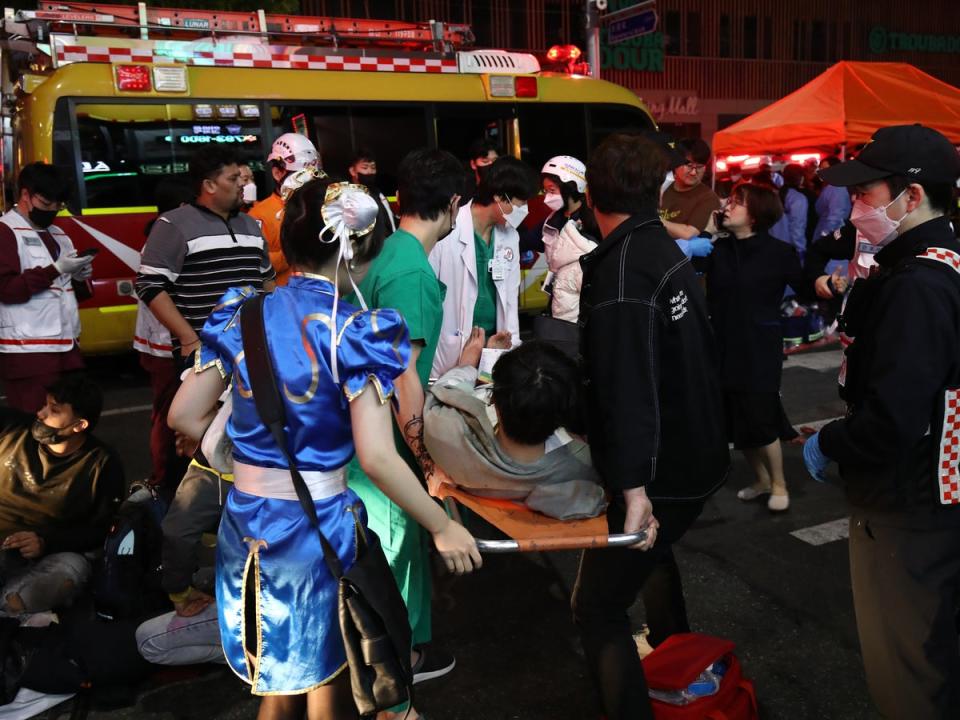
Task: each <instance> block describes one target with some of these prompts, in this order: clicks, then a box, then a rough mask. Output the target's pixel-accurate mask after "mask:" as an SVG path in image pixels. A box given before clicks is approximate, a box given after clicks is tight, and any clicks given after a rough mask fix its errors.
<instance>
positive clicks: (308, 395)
mask: <svg viewBox="0 0 960 720" xmlns="http://www.w3.org/2000/svg"><path fill="white" fill-rule="evenodd" d="M311 322H321V323H323V324H324V325H326V327H327V329H328V330H330V329H332V328H331V322H330V316H329V315H327V314H326V313H310V314H309V315H305V316H304V318H303V320H301V321H300V340H301V342H302V343H303V351H304V352H305V353H306V354H307V358H308V359H309V360H310V387H308V388H307V391H306V392H305V393H303V394H302V395H297V394H296V393H294V392H292V391H291V390H290V388H289V386H288V385H287V384H286V383H284V384H283V394H284V395H286V396H287V399H288V400H289V401H290V402H292V403H296V404H297V405H303V404H304V403H307V402H310V400H312V399H313V397H314V395H316V394H317V388H318V387H319V386H320V363H319V362H318V361H317V354H316V353H315V352H314V351H313V346H312V345H311V344H310V339H309V338H308V337H307V326H308V325H309V324H310V323H311Z"/></svg>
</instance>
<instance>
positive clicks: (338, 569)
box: [240, 294, 343, 580]
mask: <svg viewBox="0 0 960 720" xmlns="http://www.w3.org/2000/svg"><path fill="white" fill-rule="evenodd" d="M263 298H264V296H263V295H262V294H261V295H257V296H256V297H255V298H253V299H251V300H248V301H247V302H246V303H244V305H243V309H242V310H241V311H240V332H241V335H242V336H243V356H244V359H245V361H246V363H247V373H248V374H249V375H250V390H251V391H252V393H253V402H254V403H255V404H256V406H257V414H259V415H260V419H261V420H262V421H263V424H264V425H266V426H267V427H268V428H270V433H271V434H272V435H273V439H274V441H275V442H276V443H277V446H278V447H279V448H280V452H281V453H282V454H283V457H284V459H286V461H287V465H288V466H289V467H290V475H291V476H292V477H293V487H294V488H295V489H296V491H297V498H298V499H299V500H300V505H301V507H302V508H303V512H304V513H305V514H306V516H307V519H308V520H309V521H310V524H311V525H313V527H314V529H315V530H316V531H317V535H319V536H320V545H321V547H322V548H323V559H324V560H325V561H326V563H327V567H328V568H330V572H331V573H332V574H333V576H334V577H335V578H337V579H338V580H339V579H340V578H341V577H342V576H343V568H342V566H341V565H340V559H339V558H338V557H337V553H336V552H334V549H333V547H332V546H331V545H330V541H329V540H327V537H326V535H324V534H323V531H322V530H321V529H320V521H319V520H318V519H317V509H316V507H315V506H314V504H313V498H311V497H310V490H309V489H308V488H307V483H306V481H305V480H304V479H303V476H302V475H301V474H300V471H299V470H298V469H297V464H296V462H294V459H293V458H292V457H290V452H289V451H288V450H287V436H286V433H285V432H284V429H283V426H284V425H285V424H286V413H285V412H284V409H283V399H282V398H281V397H280V389H279V388H278V387H277V377H276V375H275V374H274V372H273V362H272V361H271V360H270V351H269V350H268V348H267V335H266V331H265V330H264V327H263Z"/></svg>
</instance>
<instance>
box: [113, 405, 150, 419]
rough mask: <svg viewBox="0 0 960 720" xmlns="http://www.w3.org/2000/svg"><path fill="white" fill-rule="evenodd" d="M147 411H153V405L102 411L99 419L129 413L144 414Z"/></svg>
mask: <svg viewBox="0 0 960 720" xmlns="http://www.w3.org/2000/svg"><path fill="white" fill-rule="evenodd" d="M147 410H153V405H132V406H130V407H128V408H117V409H116V410H104V411H103V412H102V413H100V417H105V416H107V415H129V414H130V413H138V412H146V411H147Z"/></svg>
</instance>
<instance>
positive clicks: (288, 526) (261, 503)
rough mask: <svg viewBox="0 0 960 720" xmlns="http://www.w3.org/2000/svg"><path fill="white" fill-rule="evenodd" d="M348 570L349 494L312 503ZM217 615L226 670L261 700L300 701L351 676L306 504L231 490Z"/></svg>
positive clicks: (357, 513) (352, 555) (354, 508)
mask: <svg viewBox="0 0 960 720" xmlns="http://www.w3.org/2000/svg"><path fill="white" fill-rule="evenodd" d="M315 506H316V508H317V517H318V518H319V519H320V527H321V528H322V529H323V533H324V535H326V537H327V539H328V540H329V541H330V544H331V545H332V546H333V548H334V549H335V550H336V552H337V555H338V556H339V558H340V562H341V563H342V564H343V569H344V571H346V570H348V569H349V568H350V567H352V566H353V563H354V562H355V560H356V552H357V542H356V522H360V523H363V525H364V526H366V511H365V510H364V508H363V504H362V503H361V502H360V499H359V498H358V497H357V496H356V495H355V494H354V492H353V491H352V490H347V491H345V492H343V493H340V494H339V495H335V496H334V497H330V498H325V499H323V500H320V501H317V502H316V503H315ZM217 608H218V612H219V619H220V637H221V640H222V642H223V651H224V654H225V655H226V659H227V663H228V664H229V665H230V667H231V669H232V670H233V671H234V672H235V673H236V674H237V675H238V676H240V678H241V679H242V680H244V681H246V682H247V683H249V684H250V685H251V691H252V692H253V694H255V695H294V694H298V693H305V692H309V691H310V690H314V689H316V688H318V687H320V686H321V685H324V684H326V683H327V682H329V681H330V680H332V679H333V678H334V677H336V676H337V675H338V674H340V673H341V672H342V671H343V670H344V669H345V668H346V663H347V658H346V653H345V652H344V648H343V639H342V636H341V634H340V621H339V619H338V614H337V582H336V580H335V579H334V577H333V575H331V573H330V571H329V570H328V569H327V565H326V563H325V562H324V560H323V551H322V550H321V547H320V539H319V538H318V537H317V532H316V530H314V529H313V527H312V526H311V525H310V521H309V520H307V517H306V515H304V513H303V509H302V508H301V507H300V503H299V502H297V501H296V500H277V499H273V498H263V497H258V496H256V495H249V494H247V493H243V492H240V491H239V490H237V489H236V488H232V489H231V490H230V494H229V495H228V496H227V502H226V506H225V507H224V511H223V517H222V519H221V521H220V532H219V535H218V537H217Z"/></svg>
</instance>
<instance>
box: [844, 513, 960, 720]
mask: <svg viewBox="0 0 960 720" xmlns="http://www.w3.org/2000/svg"><path fill="white" fill-rule="evenodd" d="M850 577H851V580H852V581H853V604H854V608H855V609H856V612H857V630H858V632H859V635H860V649H861V652H862V653H863V664H864V667H865V669H866V673H867V686H868V687H869V689H870V695H871V696H872V698H873V701H874V703H876V705H877V708H878V709H879V710H880V714H881V715H882V716H883V717H885V718H890V719H891V720H899V719H900V718H909V719H910V720H947V718H958V717H960V650H958V648H957V626H956V618H955V612H956V608H957V602H958V600H960V526H955V527H952V528H934V529H909V528H902V527H891V526H890V525H889V524H885V523H884V522H883V521H882V520H879V521H873V520H872V519H871V518H870V516H869V515H868V514H864V513H861V512H856V511H855V512H854V513H853V515H852V516H851V518H850Z"/></svg>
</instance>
